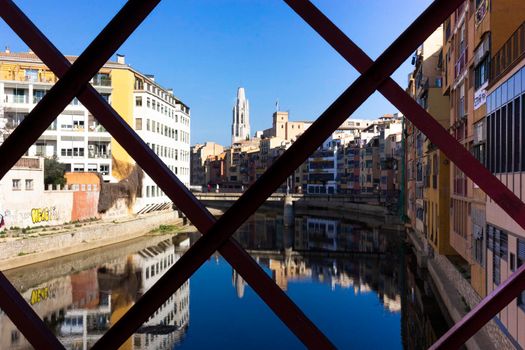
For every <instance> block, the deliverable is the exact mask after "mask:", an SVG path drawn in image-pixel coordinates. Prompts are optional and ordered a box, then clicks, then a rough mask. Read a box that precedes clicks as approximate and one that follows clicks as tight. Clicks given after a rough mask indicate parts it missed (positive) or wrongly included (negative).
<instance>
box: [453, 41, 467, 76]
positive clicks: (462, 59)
mask: <svg viewBox="0 0 525 350" xmlns="http://www.w3.org/2000/svg"><path fill="white" fill-rule="evenodd" d="M467 56H468V47H467V46H465V49H464V50H463V52H462V53H461V54H460V55H459V58H458V60H457V61H456V65H455V74H454V77H455V78H457V77H459V75H460V74H461V73H462V72H463V70H464V69H465V67H466V66H467V60H468V57H467Z"/></svg>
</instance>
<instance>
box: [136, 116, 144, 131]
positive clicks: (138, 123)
mask: <svg viewBox="0 0 525 350" xmlns="http://www.w3.org/2000/svg"><path fill="white" fill-rule="evenodd" d="M135 130H142V118H135Z"/></svg>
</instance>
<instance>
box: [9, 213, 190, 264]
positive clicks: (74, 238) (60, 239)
mask: <svg viewBox="0 0 525 350" xmlns="http://www.w3.org/2000/svg"><path fill="white" fill-rule="evenodd" d="M184 221H185V220H183V218H181V217H179V214H178V213H177V212H176V211H172V210H167V211H160V212H155V213H151V214H144V215H138V216H135V217H127V218H121V219H119V220H113V221H102V222H100V221H99V222H95V223H90V224H86V225H85V226H81V227H68V228H64V230H63V231H62V232H53V231H47V232H45V233H44V232H40V233H39V234H38V236H34V235H31V236H29V235H28V236H22V237H18V238H16V239H9V240H7V239H4V241H3V242H2V243H0V270H1V271H5V270H9V269H13V268H17V267H21V266H24V265H30V264H36V263H40V262H42V261H46V260H49V259H53V258H57V257H62V256H66V255H70V254H75V253H79V252H83V251H87V250H91V249H96V248H100V247H104V246H108V245H112V244H116V243H120V242H123V241H127V240H131V239H134V238H138V237H141V236H144V235H146V234H148V233H149V232H150V231H151V230H153V229H155V228H158V227H159V226H160V225H166V224H180V225H182V224H183V222H184ZM75 226H76V225H75Z"/></svg>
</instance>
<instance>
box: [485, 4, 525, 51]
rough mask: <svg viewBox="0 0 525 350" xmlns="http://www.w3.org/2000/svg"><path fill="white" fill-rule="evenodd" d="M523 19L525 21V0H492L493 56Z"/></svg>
mask: <svg viewBox="0 0 525 350" xmlns="http://www.w3.org/2000/svg"><path fill="white" fill-rule="evenodd" d="M523 21H525V1H523V0H492V1H491V14H490V26H491V28H490V31H491V36H492V37H491V40H492V56H494V54H495V53H496V52H498V50H499V49H500V48H501V47H502V46H503V44H505V42H506V41H507V40H508V39H509V38H510V36H511V35H512V33H514V31H515V30H516V29H518V26H519V25H520V24H521V23H523Z"/></svg>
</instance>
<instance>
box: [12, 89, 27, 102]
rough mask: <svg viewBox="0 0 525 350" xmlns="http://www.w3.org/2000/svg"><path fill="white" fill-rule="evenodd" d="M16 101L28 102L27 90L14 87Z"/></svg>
mask: <svg viewBox="0 0 525 350" xmlns="http://www.w3.org/2000/svg"><path fill="white" fill-rule="evenodd" d="M13 98H14V101H13V102H14V103H26V102H27V101H26V90H24V89H14V90H13Z"/></svg>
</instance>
